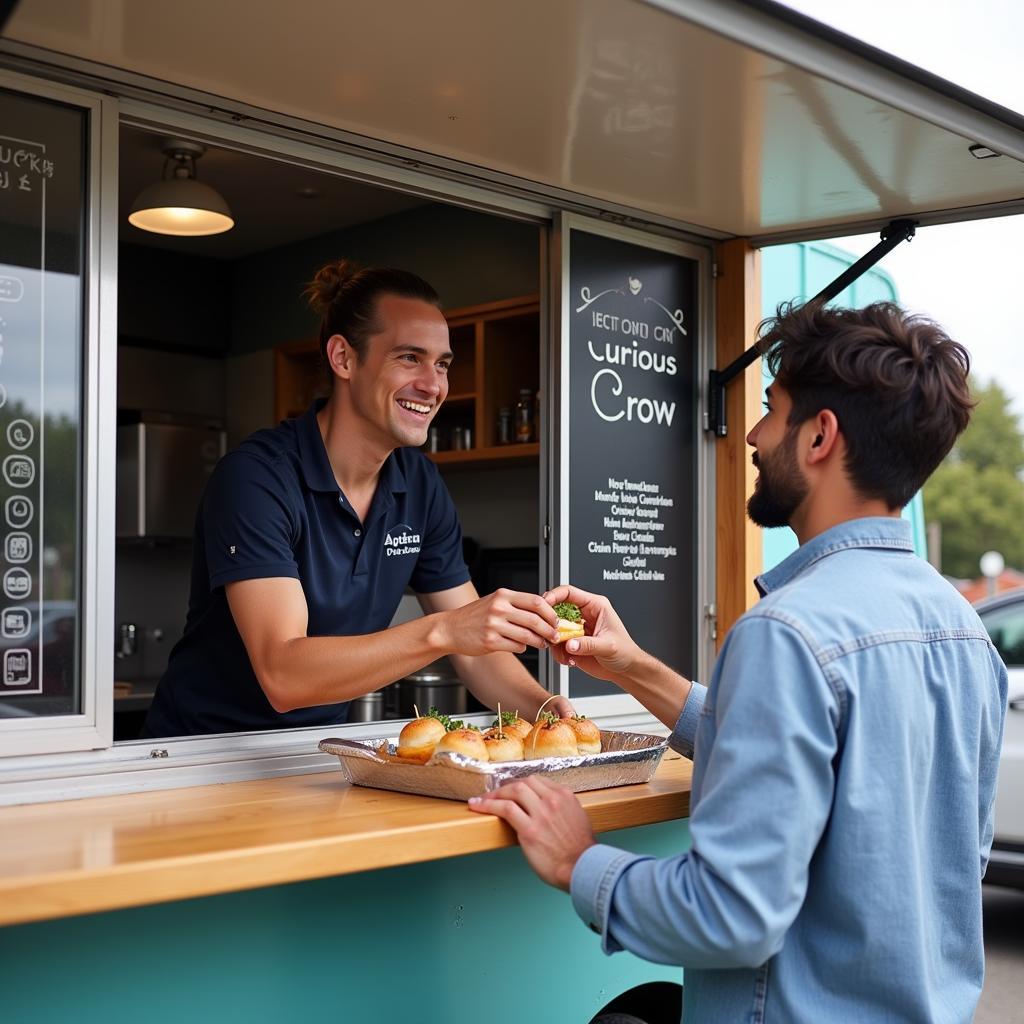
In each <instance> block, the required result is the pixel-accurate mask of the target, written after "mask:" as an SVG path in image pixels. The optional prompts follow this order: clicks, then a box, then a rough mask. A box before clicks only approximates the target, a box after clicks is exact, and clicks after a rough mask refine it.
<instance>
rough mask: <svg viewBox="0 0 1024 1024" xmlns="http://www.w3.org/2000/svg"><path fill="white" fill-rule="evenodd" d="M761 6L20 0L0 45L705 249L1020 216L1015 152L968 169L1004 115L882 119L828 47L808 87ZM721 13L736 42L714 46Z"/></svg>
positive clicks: (895, 103) (888, 113)
mask: <svg viewBox="0 0 1024 1024" xmlns="http://www.w3.org/2000/svg"><path fill="white" fill-rule="evenodd" d="M764 8H765V5H763V4H762V5H755V6H753V7H750V8H747V7H746V5H743V4H739V3H731V4H730V3H721V4H718V5H717V7H716V6H714V5H710V4H708V3H706V2H697V0H692V2H687V0H660V3H659V5H657V6H656V5H655V4H653V3H645V2H639V0H559V2H556V3H552V2H551V0H517V2H516V3H514V4H492V3H480V2H479V0H433V2H432V3H430V4H421V3H408V2H399V0H391V2H388V0H346V2H338V0H294V2H292V3H289V4H283V5H282V4H254V3H252V0H218V2H217V3H210V2H209V0H177V2H176V3H174V4H167V3H165V2H156V0H79V2H77V3H68V2H67V0H22V2H21V3H20V4H19V6H18V7H17V8H16V10H15V13H14V15H13V16H12V17H11V19H10V21H9V23H8V25H7V27H6V29H5V32H4V36H5V39H6V40H13V41H15V42H16V43H21V44H28V45H29V46H31V47H40V48H45V49H47V50H50V51H56V52H57V53H58V54H65V55H69V56H72V57H76V58H80V59H82V60H85V61H89V62H94V63H95V64H98V65H104V66H106V67H107V68H110V69H117V71H116V72H114V75H115V77H116V73H117V72H131V73H135V74H140V75H145V76H147V77H149V78H152V79H155V80H159V81H160V82H162V83H170V84H173V85H178V86H187V87H189V88H190V89H195V90H200V91H202V92H204V93H208V94H211V95H212V96H215V97H222V98H224V99H226V100H228V101H231V102H237V103H244V104H247V105H251V106H254V107H257V108H261V109H262V110H265V111H269V112H276V113H282V114H286V115H289V116H293V117H298V118H302V119H304V120H307V121H310V122H313V123H316V124H322V125H327V126H330V127H332V128H334V129H341V130H344V131H347V132H352V133H355V134H357V135H359V136H365V137H367V138H369V139H377V140H382V141H384V142H387V143H390V144H395V145H399V146H402V147H407V148H408V149H409V150H414V151H417V152H419V153H422V154H425V155H426V158H427V159H429V156H430V155H433V156H437V157H441V158H445V159H449V160H456V161H459V162H461V163H462V164H464V165H468V166H470V167H476V168H485V169H487V170H489V171H495V170H496V171H500V172H503V173H506V174H510V175H514V176H515V177H516V178H518V179H521V180H524V181H527V182H538V183H543V184H544V185H546V186H550V187H555V188H559V189H565V190H568V191H571V192H573V193H577V194H581V195H585V196H588V197H593V198H595V199H597V200H599V201H600V200H605V201H608V202H612V203H615V204H620V205H622V206H626V207H630V208H634V209H636V210H638V211H641V212H644V211H646V212H649V213H654V214H656V215H658V216H659V217H664V218H670V219H671V220H673V221H676V222H679V223H680V224H683V225H688V226H691V227H693V228H695V229H697V230H698V231H701V232H703V233H706V234H709V235H712V236H719V237H721V236H728V235H739V236H746V237H754V238H764V237H768V236H772V237H777V236H786V235H788V234H793V233H795V234H797V235H803V236H806V237H812V236H823V235H825V234H829V233H833V234H834V233H838V232H848V231H852V230H854V229H857V228H862V227H866V226H870V225H873V224H877V223H881V222H885V221H888V220H890V219H892V218H894V217H906V216H912V217H918V218H920V219H922V220H923V221H927V220H928V219H929V217H934V218H939V217H941V218H943V219H947V214H948V212H949V211H953V216H954V218H955V219H966V218H968V217H971V216H975V215H979V214H980V213H982V212H992V211H991V208H992V207H993V206H996V207H997V209H999V210H1000V211H1001V210H1003V205H1004V204H1005V212H1018V210H1019V209H1020V208H1024V206H1022V207H1018V206H1017V205H1016V204H1018V203H1020V202H1021V200H1022V197H1024V164H1022V163H1021V162H1020V160H1018V159H1016V158H1015V157H1016V156H1020V155H1021V153H1020V152H1015V153H1014V154H1012V155H1011V154H1007V155H1003V156H999V157H995V158H991V159H977V158H976V157H975V156H973V155H972V154H971V153H970V152H969V147H970V146H971V145H972V144H974V143H977V142H982V141H986V140H989V144H990V145H991V140H993V139H1001V140H1005V139H1006V132H1007V122H1006V120H1005V119H1002V120H1001V119H1000V118H999V117H998V116H996V117H993V116H992V115H991V112H988V113H979V112H978V111H977V109H970V104H967V106H966V107H965V105H964V104H963V103H962V102H960V101H954V100H948V101H947V100H944V99H943V98H942V97H935V96H932V97H930V99H931V100H932V101H933V102H931V103H929V104H926V105H925V106H926V107H927V109H926V110H925V111H924V112H923V113H922V110H921V109H911V108H913V107H914V106H915V104H914V103H912V102H910V101H909V100H908V99H907V95H904V94H903V93H902V92H900V91H899V90H897V91H896V92H895V93H894V94H893V99H892V102H889V101H887V98H886V96H885V95H882V96H880V91H881V93H882V94H885V89H886V84H885V83H886V81H887V79H886V78H885V76H882V77H881V78H880V77H879V76H878V75H877V74H875V72H876V71H877V69H876V68H873V67H872V66H871V61H870V60H867V59H863V60H862V64H863V69H862V70H863V72H864V82H865V83H870V84H871V88H866V87H865V88H863V89H862V88H859V87H858V88H855V87H853V85H851V84H850V81H851V77H852V78H854V79H856V78H858V75H857V74H856V71H857V65H856V60H854V61H853V67H854V73H851V70H850V67H851V65H850V58H849V55H848V54H846V55H840V54H839V51H836V53H837V55H838V56H843V59H844V61H845V63H844V65H843V73H842V74H839V73H837V74H832V73H831V71H830V69H829V67H828V66H827V61H826V62H825V66H822V67H818V68H817V69H815V70H809V69H808V67H807V62H806V61H803V62H802V64H803V66H801V61H799V60H796V59H793V60H790V59H786V55H787V54H788V53H789V52H790V48H791V47H792V48H793V52H794V53H795V52H796V49H798V47H797V46H795V44H797V43H801V41H802V43H803V44H807V43H808V42H809V43H810V44H811V45H812V46H813V45H814V43H815V40H814V39H813V38H812V37H811V36H808V34H807V33H806V32H803V33H801V32H800V31H799V30H797V29H794V28H793V27H792V25H790V26H789V27H785V28H784V30H783V31H781V32H780V33H777V34H772V33H764V34H763V40H762V38H761V36H759V34H758V31H757V27H758V26H757V19H762V21H763V19H764V18H765V17H770V15H766V14H765V10H764ZM712 9H713V10H714V14H713V15H711V14H709V13H708V11H709V10H712ZM722 11H725V12H726V13H728V14H729V15H730V17H731V19H732V21H731V22H730V24H731V25H737V24H739V25H740V27H741V28H743V29H744V31H739V32H730V31H726V30H724V29H723V28H722V24H721V23H720V14H721V12H722ZM830 45H831V44H826V43H824V42H822V43H820V45H819V46H818V49H817V50H816V51H815V52H816V53H818V54H819V55H821V54H825V55H826V56H827V55H828V53H829V52H830V51H829V46H830ZM839 64H840V61H839V60H838V59H837V62H836V67H837V68H838V67H839ZM893 80H894V79H893V77H892V76H891V75H889V78H888V81H890V82H891V81H893ZM855 84H856V83H855ZM164 87H165V86H164ZM917 88H918V93H920V88H919V87H917ZM926 98H927V97H926ZM944 104H945V107H946V108H948V110H949V111H950V117H949V118H948V119H946V120H945V124H943V123H939V122H942V121H943V120H944V117H943V113H942V112H943V105H944ZM936 110H939V116H936V114H935V111H936ZM268 119H269V120H273V116H272V114H271V115H270V116H269V118H268ZM1021 123H1024V122H1021ZM950 125H955V126H956V127H957V129H958V130H952V129H951V127H949V126H950ZM965 125H967V126H977V131H976V132H975V131H970V132H968V131H967V129H965V127H964V126H965ZM1009 127H1010V129H1011V130H1013V129H1015V128H1016V127H1018V126H1017V124H1016V123H1013V122H1012V117H1011V123H1010V126H1009ZM1021 146H1022V150H1021V152H1024V142H1022V143H1021ZM1007 148H1008V147H1006V146H1003V151H1004V152H1005V150H1006V149H1007Z"/></svg>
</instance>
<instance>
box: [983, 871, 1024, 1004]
mask: <svg viewBox="0 0 1024 1024" xmlns="http://www.w3.org/2000/svg"><path fill="white" fill-rule="evenodd" d="M982 905H983V908H984V915H985V987H984V989H983V990H982V993H981V1001H980V1002H979V1003H978V1012H977V1014H976V1015H975V1018H974V1024H1024V891H1021V890H1017V889H1001V888H999V887H998V886H995V885H986V886H983V887H982Z"/></svg>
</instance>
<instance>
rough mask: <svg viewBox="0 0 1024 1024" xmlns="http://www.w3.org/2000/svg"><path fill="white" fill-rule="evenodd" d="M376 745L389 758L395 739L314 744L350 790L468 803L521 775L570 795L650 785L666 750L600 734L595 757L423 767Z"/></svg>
mask: <svg viewBox="0 0 1024 1024" xmlns="http://www.w3.org/2000/svg"><path fill="white" fill-rule="evenodd" d="M382 743H387V745H388V751H389V752H390V753H391V754H394V753H395V750H396V745H395V740H394V738H393V737H387V736H379V737H376V738H374V739H364V740H342V739H335V738H330V739H325V740H321V741H320V749H321V750H322V751H324V753H327V754H337V756H338V760H339V761H340V763H341V770H342V771H343V772H344V773H345V775H346V776H347V777H348V780H349V782H351V783H352V784H353V785H356V786H370V787H372V788H373V789H390V790H394V791H395V792H398V793H415V794H417V795H419V796H434V797H442V798H444V799H446V800H468V799H469V798H470V797H471V796H481V795H482V794H484V793H487V792H490V791H491V790H493V789H497V788H498V787H499V786H502V785H504V784H505V783H506V782H510V781H511V780H513V779H521V778H523V776H525V775H538V774H539V775H544V776H545V777H546V778H549V779H551V780H552V781H554V782H558V783H560V784H561V785H563V786H568V787H569V789H571V790H572V791H573V792H574V793H582V792H583V791H584V790H588V789H605V788H607V787H609V786H630V785H635V784H636V783H640V782H650V780H651V777H652V776H653V775H654V772H655V770H656V769H657V767H658V762H659V761H660V760H661V755H662V754H663V753H664V752H665V748H666V746H667V745H668V741H667V740H666V739H664V738H663V737H661V736H649V735H647V733H641V732H609V731H605V730H602V731H601V753H600V754H581V755H580V756H578V757H542V758H536V759H534V760H531V761H505V762H498V763H493V764H492V763H489V762H486V761H476V760H474V759H473V758H470V757H466V756H465V755H464V754H456V753H452V752H450V751H447V750H445V751H442V752H441V753H437V754H434V756H433V757H432V758H431V759H430V760H429V761H428V762H427V763H426V764H396V763H395V762H393V761H388V760H386V759H385V758H383V757H381V756H380V755H379V754H378V753H377V751H378V749H379V748H380V746H381V744H382Z"/></svg>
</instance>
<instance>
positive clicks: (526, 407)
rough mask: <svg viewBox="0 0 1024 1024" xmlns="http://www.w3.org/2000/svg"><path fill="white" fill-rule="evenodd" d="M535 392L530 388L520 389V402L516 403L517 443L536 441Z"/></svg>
mask: <svg viewBox="0 0 1024 1024" xmlns="http://www.w3.org/2000/svg"><path fill="white" fill-rule="evenodd" d="M533 413H534V406H533V392H532V391H531V390H530V389H529V388H520V390H519V401H518V402H516V443H517V444H527V443H528V442H530V441H532V440H533V439H534V432H533V431H534V420H533Z"/></svg>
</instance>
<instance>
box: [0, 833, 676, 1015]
mask: <svg viewBox="0 0 1024 1024" xmlns="http://www.w3.org/2000/svg"><path fill="white" fill-rule="evenodd" d="M606 838H607V840H608V841H609V842H610V843H613V844H614V845H616V846H621V847H623V848H625V849H629V850H633V851H636V852H644V853H651V854H654V855H656V856H670V855H672V854H675V853H678V852H680V851H681V850H683V849H685V848H687V847H688V846H689V830H688V827H687V823H686V822H685V821H674V822H664V823H662V824H658V825H647V826H643V827H640V828H634V829H626V830H622V831H619V832H613V833H610V834H609V835H608V836H607V837H606ZM0 979H2V984H0V989H2V996H0V1020H3V1021H5V1022H10V1024H58V1022H60V1024H66V1022H68V1021H74V1022H75V1024H128V1022H131V1024H136V1022H138V1021H145V1022H146V1024H171V1022H174V1024H180V1022H182V1021H185V1022H196V1024H200V1022H206V1021H217V1022H245V1024H262V1022H274V1024H279V1022H283V1021H303V1020H308V1021H320V1020H322V1021H326V1022H339V1024H340V1022H345V1021H364V1020H365V1021H370V1020H372V1021H375V1022H379V1024H388V1022H390V1021H394V1022H396V1024H397V1022H417V1024H430V1022H435V1021H436V1022H439V1024H440V1022H452V1024H458V1022H460V1021H471V1020H475V1019H476V1018H477V1016H478V1012H479V1008H480V1007H482V1006H486V1008H487V1012H486V1019H487V1020H488V1021H489V1022H492V1024H521V1022H522V1021H530V1022H531V1024H547V1022H551V1024H577V1022H578V1024H586V1022H587V1021H589V1020H590V1018H591V1017H592V1016H593V1015H594V1014H595V1013H596V1012H597V1011H598V1010H600V1009H601V1008H602V1007H603V1006H605V1005H606V1004H607V1003H608V1002H610V1001H611V1000H612V999H613V998H615V996H617V995H619V994H620V993H621V992H624V991H626V990H628V989H631V988H634V987H636V986H638V985H642V984H644V983H646V982H651V981H672V982H677V983H681V982H682V971H681V970H680V969H678V968H671V967H661V966H658V965H654V964H648V963H645V962H644V961H642V960H638V959H637V958H636V957H634V956H632V955H631V954H628V953H619V954H617V955H615V956H613V957H606V956H605V955H604V954H603V953H602V952H601V950H600V940H599V939H598V937H597V936H596V935H594V934H593V933H592V932H591V931H590V930H589V929H587V928H586V927H585V926H584V925H583V923H582V922H581V921H580V920H579V918H578V917H577V916H576V914H575V913H574V912H573V909H572V905H571V903H570V901H569V897H568V896H566V895H565V894H564V893H562V892H558V891H556V890H554V889H551V888H549V887H548V886H546V885H544V884H543V883H542V882H540V881H539V880H538V879H537V877H536V876H535V875H534V874H533V872H532V871H531V870H530V869H529V868H528V867H527V865H526V862H525V860H524V859H523V855H522V853H521V851H520V850H519V849H518V848H512V849H504V850H495V851H492V852H489V853H480V854H474V855H471V856H465V857H454V858H448V859H445V860H438V861H430V862H428V863H425V864H416V865H410V866H407V867H400V868H388V869H383V870H380V871H371V872H364V873H361V874H356V875H342V876H338V877H335V878H326V879H319V880H316V881H310V882H298V883H295V884H292V885H281V886H274V887H271V888H264V889H257V890H253V891H249V892H240V893H228V894H225V895H221V896H210V897H205V898H203V899H194V900H183V901H179V902H175V903H168V904H159V905H156V906H148V907H138V908H134V909H130V910H120V911H114V912H111V913H103V914H91V915H87V916H83V917H74V918H67V919H63V920H59V921H45V922H40V923H36V924H26V925H18V926H13V927H8V928H2V929H0Z"/></svg>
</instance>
